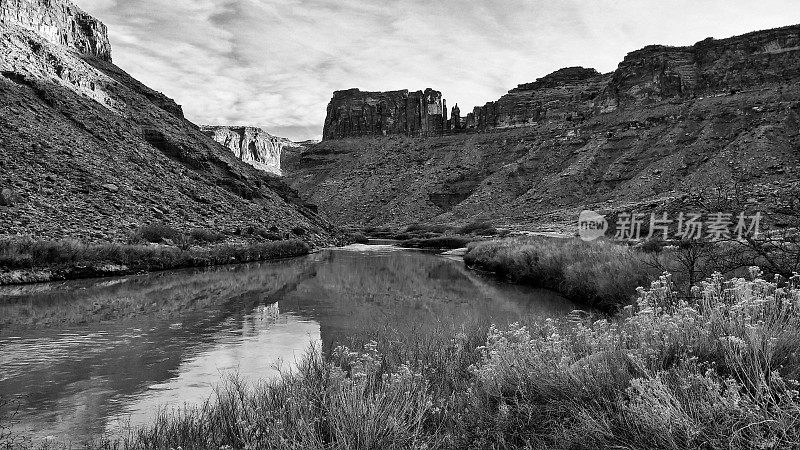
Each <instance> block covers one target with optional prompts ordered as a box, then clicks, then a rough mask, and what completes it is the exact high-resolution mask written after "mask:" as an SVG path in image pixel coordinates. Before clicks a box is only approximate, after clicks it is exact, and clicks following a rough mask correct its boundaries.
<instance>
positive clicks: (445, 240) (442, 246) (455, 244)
mask: <svg viewBox="0 0 800 450" xmlns="http://www.w3.org/2000/svg"><path fill="white" fill-rule="evenodd" d="M470 241H471V240H470V239H468V238H465V237H461V236H441V237H435V238H429V239H409V240H407V241H403V242H401V243H400V246H401V247H405V248H427V249H438V250H453V249H457V248H464V247H466V246H467V244H469V243H470Z"/></svg>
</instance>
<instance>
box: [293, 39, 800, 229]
mask: <svg viewBox="0 0 800 450" xmlns="http://www.w3.org/2000/svg"><path fill="white" fill-rule="evenodd" d="M575 69H577V68H570V69H569V70H567V71H566V72H565V71H559V72H556V73H555V74H552V75H550V76H548V77H544V78H542V79H540V80H539V81H538V82H535V83H529V84H526V85H520V86H519V87H518V88H516V89H514V90H512V91H511V92H510V93H509V94H508V95H506V96H504V97H503V98H502V99H500V100H499V101H498V102H493V103H490V104H488V105H487V106H485V107H482V108H476V109H475V111H474V112H473V116H472V117H471V118H469V119H468V121H467V123H468V124H471V127H472V129H473V131H472V132H469V133H461V134H450V135H442V136H439V137H429V138H414V137H408V136H405V135H388V136H373V137H362V138H357V137H349V138H348V137H345V138H343V139H336V140H327V141H324V142H322V143H320V144H318V145H316V146H312V147H310V148H308V149H307V150H306V151H304V152H303V153H302V154H300V155H297V156H296V157H293V158H291V160H288V161H285V163H284V170H285V172H286V174H287V176H288V177H289V179H290V181H291V185H292V186H293V187H294V188H296V189H297V190H298V191H300V192H301V194H302V195H303V197H304V198H306V199H307V200H309V201H310V202H312V203H315V204H317V205H320V208H321V212H322V213H323V214H324V215H326V216H327V217H328V218H330V219H331V220H333V221H336V222H341V223H354V224H369V225H383V224H391V225H401V224H409V223H414V222H443V223H465V222H468V221H472V220H477V219H488V220H493V221H496V222H498V223H499V224H505V225H520V226H521V227H522V228H536V227H551V226H553V224H555V225H562V226H565V225H574V223H575V220H576V218H577V215H578V213H579V211H580V210H582V209H584V208H590V209H597V210H600V211H601V212H604V213H613V212H619V211H631V210H635V211H636V212H650V211H654V210H687V211H694V210H703V211H710V212H716V211H722V212H734V213H738V212H740V211H742V210H744V209H746V210H748V211H754V210H765V211H767V212H771V213H774V214H775V217H774V221H776V222H778V223H780V222H781V220H782V219H781V217H782V215H783V214H789V213H792V212H793V211H792V208H797V207H798V205H797V195H798V192H800V118H799V116H798V115H799V114H800V84H798V81H800V26H793V27H786V28H781V29H777V30H768V31H764V32H757V33H751V34H749V35H746V36H741V37H736V38H730V39H725V40H718V41H714V40H711V41H709V40H706V41H703V42H700V43H698V44H696V45H695V46H692V47H685V48H683V47H675V48H673V47H662V46H651V47H647V48H645V49H643V50H639V51H636V52H633V53H631V54H630V55H628V57H627V58H626V59H625V61H624V62H623V63H621V64H620V66H619V68H618V69H617V71H616V72H614V73H612V74H607V75H601V74H597V73H596V72H594V75H593V74H592V72H593V71H587V70H582V71H581V70H579V71H577V72H578V73H585V74H587V75H586V76H582V77H575V76H571V74H572V73H574V72H576V70H575ZM565 74H566V75H570V76H565Z"/></svg>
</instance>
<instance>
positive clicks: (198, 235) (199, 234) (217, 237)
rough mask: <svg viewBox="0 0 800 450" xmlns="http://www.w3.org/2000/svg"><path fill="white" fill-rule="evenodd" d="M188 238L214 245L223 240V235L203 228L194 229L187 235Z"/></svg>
mask: <svg viewBox="0 0 800 450" xmlns="http://www.w3.org/2000/svg"><path fill="white" fill-rule="evenodd" d="M189 236H191V238H192V239H193V240H195V241H197V242H201V243H210V244H211V243H216V242H222V241H224V240H225V235H224V234H222V233H218V232H216V231H212V230H208V229H205V228H195V229H194V230H192V231H191V233H189Z"/></svg>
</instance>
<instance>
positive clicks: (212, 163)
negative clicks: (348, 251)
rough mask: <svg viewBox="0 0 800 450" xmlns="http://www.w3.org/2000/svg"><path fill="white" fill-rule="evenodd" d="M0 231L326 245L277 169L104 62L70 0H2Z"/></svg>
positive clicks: (106, 56)
mask: <svg viewBox="0 0 800 450" xmlns="http://www.w3.org/2000/svg"><path fill="white" fill-rule="evenodd" d="M0 192H2V197H3V200H2V202H0V238H8V237H17V236H32V237H34V238H37V239H62V238H75V239H81V240H85V241H94V242H102V241H117V242H124V241H126V239H127V237H128V235H129V233H130V232H131V231H133V230H135V229H136V228H137V227H139V226H140V225H141V224H144V223H153V222H163V223H165V224H167V225H170V226H173V227H176V228H180V229H183V230H190V229H192V228H206V229H210V230H215V231H220V232H224V233H226V234H228V235H233V234H235V233H237V232H238V231H240V230H242V229H244V228H247V227H253V226H255V227H259V228H264V229H272V230H273V231H275V232H277V233H280V234H284V235H292V232H293V230H296V229H298V228H302V229H303V230H304V231H303V233H301V234H302V235H303V239H305V240H307V241H308V242H310V243H311V244H312V245H329V244H330V243H331V242H333V237H332V232H334V228H333V226H332V225H331V224H330V223H329V222H327V221H325V220H323V219H321V218H320V217H319V216H317V215H316V214H315V213H314V207H312V206H311V205H307V204H306V203H305V202H303V201H302V200H301V199H300V198H299V197H298V195H297V193H296V192H295V191H293V190H292V189H290V188H289V187H288V186H287V185H286V184H285V183H284V182H283V181H281V180H280V179H279V178H278V177H276V176H274V175H271V174H269V173H266V172H264V171H261V170H257V169H256V168H254V167H252V166H251V165H249V164H247V163H246V162H244V161H242V160H241V159H240V158H239V157H237V156H236V155H235V154H234V153H232V152H231V151H230V150H229V149H227V148H225V147H223V146H222V145H220V144H218V143H217V142H216V141H214V139H212V138H211V137H209V136H207V135H206V134H204V133H203V130H201V129H200V127H198V126H197V125H195V124H193V123H191V122H189V121H188V120H186V119H185V118H184V116H183V112H182V109H181V107H180V106H179V105H178V104H176V103H175V101H173V100H172V99H170V98H168V97H167V96H165V95H164V94H162V93H160V92H157V91H155V90H153V89H150V88H148V87H147V86H145V85H143V84H142V83H140V82H138V81H137V80H135V79H133V78H132V77H131V76H130V75H128V74H127V73H125V72H124V71H123V70H122V69H120V68H119V67H117V66H115V65H114V64H113V63H112V59H111V47H110V45H109V41H108V36H107V32H106V27H105V25H103V24H102V23H101V22H99V21H98V20H96V19H94V18H92V17H91V16H89V15H88V14H86V13H85V12H83V11H81V10H80V9H79V8H78V7H76V6H75V5H74V4H72V3H71V2H70V1H68V0H0Z"/></svg>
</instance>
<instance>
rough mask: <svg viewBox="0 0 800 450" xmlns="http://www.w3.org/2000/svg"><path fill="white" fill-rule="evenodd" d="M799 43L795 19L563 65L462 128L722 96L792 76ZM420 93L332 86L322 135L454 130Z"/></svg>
mask: <svg viewBox="0 0 800 450" xmlns="http://www.w3.org/2000/svg"><path fill="white" fill-rule="evenodd" d="M798 50H800V26H798V25H795V26H789V27H783V28H776V29H773V30H766V31H758V32H754V33H749V34H745V35H742V36H736V37H732V38H728V39H718V40H717V39H712V38H708V39H706V40H704V41H701V42H698V43H697V44H695V45H692V46H689V47H667V46H663V45H651V46H648V47H645V48H643V49H641V50H637V51H634V52H631V53H630V54H628V55H627V56H626V57H625V59H624V61H622V62H621V63H620V64H619V67H618V68H617V70H615V71H614V72H613V73H610V74H606V75H603V74H600V73H598V72H597V71H596V70H594V69H588V68H583V67H567V68H564V69H560V70H557V71H555V72H553V73H551V74H549V75H547V76H545V77H542V78H540V79H538V80H536V81H534V82H532V83H526V84H521V85H519V86H517V88H515V89H512V90H511V91H509V92H508V94H506V95H504V96H503V97H501V98H500V99H499V100H497V101H494V102H489V103H486V104H485V105H483V106H476V107H475V108H474V109H473V111H472V112H471V113H469V114H467V115H466V118H465V121H464V124H463V128H465V129H466V130H468V131H483V130H492V129H504V128H514V127H521V126H531V125H536V124H540V123H542V122H544V121H553V120H555V121H567V122H581V121H583V120H585V119H586V118H588V117H592V116H594V115H596V114H602V113H607V112H610V111H613V110H615V109H617V108H626V107H634V108H636V107H640V106H642V105H647V104H651V103H654V102H659V101H663V100H667V99H686V98H692V97H698V96H708V95H723V94H728V93H730V92H736V91H742V90H747V89H752V88H753V87H756V86H760V85H763V84H764V83H772V82H783V81H788V80H798V79H800V51H798ZM434 92H435V91H434ZM425 93H426V94H427V93H428V91H425ZM422 97H423V95H422V93H420V92H417V93H413V94H407V93H406V91H400V92H387V93H368V92H361V91H359V90H357V89H351V90H349V91H341V92H337V93H335V94H334V97H333V100H332V101H331V104H330V106H329V107H328V118H327V120H326V122H325V139H332V138H338V137H351V136H363V135H383V134H405V135H409V136H435V135H438V134H441V133H440V128H439V127H438V123H439V121H441V123H442V124H443V125H444V132H446V133H448V132H452V131H457V130H459V129H460V123H459V122H460V120H459V119H457V118H456V115H457V114H458V115H460V111H455V110H454V111H453V112H452V113H451V114H450V120H449V121H448V120H447V114H446V113H444V114H442V113H438V112H431V111H425V109H426V108H425V107H424V106H425V105H426V104H427V105H429V106H431V105H435V106H436V108H435V111H439V108H438V107H439V106H443V104H444V102H438V101H435V102H434V103H431V102H430V101H427V102H426V101H425V100H429V99H428V97H425V99H423V98H422ZM398 99H399V100H398ZM409 99H410V101H409ZM440 103H441V105H440ZM417 104H419V106H417ZM426 112H427V113H428V114H427V115H426ZM440 116H441V118H440ZM431 118H433V119H434V123H433V124H432V125H431V126H428V127H426V126H425V125H424V124H425V121H426V119H427V120H428V121H430V119H431Z"/></svg>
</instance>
